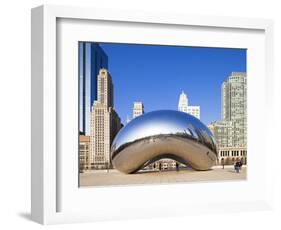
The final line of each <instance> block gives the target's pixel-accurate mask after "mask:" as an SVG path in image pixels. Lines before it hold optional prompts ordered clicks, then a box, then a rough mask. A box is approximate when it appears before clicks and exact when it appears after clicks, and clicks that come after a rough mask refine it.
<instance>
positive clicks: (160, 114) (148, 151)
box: [111, 110, 217, 173]
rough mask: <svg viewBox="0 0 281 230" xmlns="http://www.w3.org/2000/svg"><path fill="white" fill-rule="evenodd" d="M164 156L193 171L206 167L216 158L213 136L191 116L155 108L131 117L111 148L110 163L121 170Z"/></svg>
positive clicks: (138, 168)
mask: <svg viewBox="0 0 281 230" xmlns="http://www.w3.org/2000/svg"><path fill="white" fill-rule="evenodd" d="M167 157H168V158H171V159H173V160H176V161H178V162H180V163H182V164H185V165H188V166H191V167H192V168H194V169H196V170H208V169H210V168H211V167H212V166H213V165H214V164H215V162H216V159H217V147H216V143H215V140H214V137H213V135H212V133H211V132H210V130H209V129H208V128H207V127H206V126H205V125H204V124H203V123H202V122H201V121H200V120H199V119H197V118H195V117H194V116H192V115H189V114H187V113H184V112H178V111H174V110H158V111H154V112H149V113H146V114H144V115H142V116H139V117H137V118H135V119H133V120H132V121H131V122H130V123H129V124H128V125H126V126H125V127H123V128H122V129H121V130H120V131H119V133H118V134H117V136H116V137H115V139H114V141H113V143H112V147H111V159H112V163H113V166H114V168H116V169H118V170H120V171H121V172H124V173H134V172H136V171H138V170H140V169H142V168H144V167H145V166H147V165H149V164H152V163H154V161H157V160H159V159H162V158H167Z"/></svg>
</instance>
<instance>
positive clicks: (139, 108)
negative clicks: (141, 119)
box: [133, 101, 144, 118]
mask: <svg viewBox="0 0 281 230" xmlns="http://www.w3.org/2000/svg"><path fill="white" fill-rule="evenodd" d="M143 113H144V106H143V103H142V102H141V101H136V102H134V107H133V118H136V117H138V116H140V115H142V114H143Z"/></svg>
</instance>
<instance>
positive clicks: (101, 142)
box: [90, 68, 121, 168]
mask: <svg viewBox="0 0 281 230" xmlns="http://www.w3.org/2000/svg"><path fill="white" fill-rule="evenodd" d="M113 106H114V105H113V84H112V78H111V76H110V74H109V72H108V71H107V70H106V69H104V68H103V69H100V71H99V75H98V95H97V100H95V101H94V104H93V108H92V116H91V135H90V153H91V154H90V156H91V160H90V162H91V168H108V167H110V165H111V162H110V146H111V143H112V141H113V139H114V137H115V135H116V134H117V132H118V131H119V129H120V128H121V121H120V118H119V116H118V114H117V113H116V111H115V110H114V108H113Z"/></svg>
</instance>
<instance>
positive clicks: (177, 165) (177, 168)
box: [176, 162, 179, 172]
mask: <svg viewBox="0 0 281 230" xmlns="http://www.w3.org/2000/svg"><path fill="white" fill-rule="evenodd" d="M176 170H177V172H178V171H179V163H178V162H176Z"/></svg>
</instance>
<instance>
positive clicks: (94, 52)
mask: <svg viewBox="0 0 281 230" xmlns="http://www.w3.org/2000/svg"><path fill="white" fill-rule="evenodd" d="M101 68H108V57H107V55H106V53H105V52H104V51H103V49H102V48H101V47H100V46H99V45H98V44H96V43H93V42H79V131H80V133H81V134H83V135H87V136H89V135H90V132H91V130H90V121H91V110H92V105H93V103H94V101H95V100H97V76H98V74H99V70H100V69H101Z"/></svg>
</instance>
